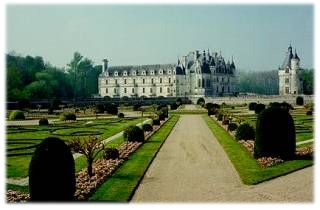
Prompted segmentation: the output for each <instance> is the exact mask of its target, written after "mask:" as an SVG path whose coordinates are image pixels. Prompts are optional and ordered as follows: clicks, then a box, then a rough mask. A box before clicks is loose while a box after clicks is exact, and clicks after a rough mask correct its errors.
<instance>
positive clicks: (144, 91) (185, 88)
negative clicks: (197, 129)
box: [99, 50, 236, 97]
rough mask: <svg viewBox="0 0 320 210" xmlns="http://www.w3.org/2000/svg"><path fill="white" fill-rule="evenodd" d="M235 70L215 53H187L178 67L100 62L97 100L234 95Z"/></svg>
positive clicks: (232, 62) (230, 63)
mask: <svg viewBox="0 0 320 210" xmlns="http://www.w3.org/2000/svg"><path fill="white" fill-rule="evenodd" d="M235 71H236V67H235V64H234V61H233V59H232V61H231V62H230V61H228V62H225V60H224V58H223V57H222V56H221V53H220V55H218V53H213V54H212V55H211V54H210V53H209V51H208V52H207V53H206V52H205V51H203V53H202V54H200V53H199V51H197V50H196V51H194V52H190V53H189V54H188V55H186V56H183V57H182V61H180V59H178V63H177V64H160V65H141V66H114V67H108V60H107V59H104V60H103V70H102V73H101V75H100V76H99V94H100V96H102V97H104V96H110V97H124V96H127V97H141V96H145V97H158V96H164V97H171V96H173V97H188V96H195V97H204V96H222V95H233V94H234V91H235V85H236V78H235Z"/></svg>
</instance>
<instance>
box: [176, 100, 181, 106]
mask: <svg viewBox="0 0 320 210" xmlns="http://www.w3.org/2000/svg"><path fill="white" fill-rule="evenodd" d="M176 104H177V106H180V105H181V104H182V99H181V98H178V99H177V100H176Z"/></svg>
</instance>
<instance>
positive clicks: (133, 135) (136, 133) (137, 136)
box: [123, 126, 144, 142]
mask: <svg viewBox="0 0 320 210" xmlns="http://www.w3.org/2000/svg"><path fill="white" fill-rule="evenodd" d="M123 137H124V138H125V140H127V141H138V142H143V141H144V133H143V130H142V129H141V128H139V127H138V126H129V127H128V128H127V129H125V130H124V132H123Z"/></svg>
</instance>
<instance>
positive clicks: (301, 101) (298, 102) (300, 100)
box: [296, 96, 304, 106]
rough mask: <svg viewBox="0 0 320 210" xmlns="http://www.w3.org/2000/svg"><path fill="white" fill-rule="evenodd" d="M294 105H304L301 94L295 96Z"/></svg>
mask: <svg viewBox="0 0 320 210" xmlns="http://www.w3.org/2000/svg"><path fill="white" fill-rule="evenodd" d="M296 105H298V106H303V105H304V100H303V97H302V96H298V97H297V98H296Z"/></svg>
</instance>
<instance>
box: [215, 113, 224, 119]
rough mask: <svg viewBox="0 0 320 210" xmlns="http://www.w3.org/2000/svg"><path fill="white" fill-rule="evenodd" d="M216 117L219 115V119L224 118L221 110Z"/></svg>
mask: <svg viewBox="0 0 320 210" xmlns="http://www.w3.org/2000/svg"><path fill="white" fill-rule="evenodd" d="M216 117H217V120H218V121H222V120H223V114H222V113H221V112H219V113H218V114H217V116H216Z"/></svg>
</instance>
